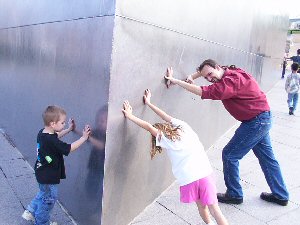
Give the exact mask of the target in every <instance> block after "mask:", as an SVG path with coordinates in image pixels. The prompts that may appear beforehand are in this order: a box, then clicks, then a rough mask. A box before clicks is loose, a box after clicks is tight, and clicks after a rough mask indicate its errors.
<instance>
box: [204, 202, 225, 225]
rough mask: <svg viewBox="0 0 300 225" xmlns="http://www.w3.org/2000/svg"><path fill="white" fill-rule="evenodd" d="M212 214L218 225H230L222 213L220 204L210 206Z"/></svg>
mask: <svg viewBox="0 0 300 225" xmlns="http://www.w3.org/2000/svg"><path fill="white" fill-rule="evenodd" d="M208 209H209V212H210V214H211V215H212V216H213V217H214V218H215V220H216V222H217V224H218V225H228V222H227V220H226V218H225V216H224V215H223V213H222V212H221V209H220V207H219V205H218V203H215V204H213V205H209V206H208Z"/></svg>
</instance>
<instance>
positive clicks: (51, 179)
mask: <svg viewBox="0 0 300 225" xmlns="http://www.w3.org/2000/svg"><path fill="white" fill-rule="evenodd" d="M70 151H71V145H70V144H67V143H65V142H63V141H61V140H59V139H58V136H57V134H56V133H54V134H49V133H43V129H41V130H40V131H39V133H38V136H37V154H38V156H37V160H36V163H35V166H34V170H35V176H36V179H37V182H38V183H40V184H59V183H60V179H65V178H66V173H65V164H64V157H63V155H66V156H67V155H69V153H70ZM47 156H48V157H47Z"/></svg>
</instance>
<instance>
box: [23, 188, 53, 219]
mask: <svg viewBox="0 0 300 225" xmlns="http://www.w3.org/2000/svg"><path fill="white" fill-rule="evenodd" d="M39 189H40V191H39V192H38V193H37V195H36V196H35V198H34V199H33V200H32V201H31V202H30V204H29V205H28V206H27V210H28V211H29V212H31V213H32V215H33V216H34V218H35V225H49V224H50V211H51V210H52V209H53V207H54V204H55V202H56V200H57V193H58V188H57V184H39Z"/></svg>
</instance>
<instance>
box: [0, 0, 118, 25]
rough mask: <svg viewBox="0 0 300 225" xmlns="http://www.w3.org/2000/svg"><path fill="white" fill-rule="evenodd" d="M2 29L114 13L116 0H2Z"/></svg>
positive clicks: (0, 17) (0, 7)
mask: <svg viewBox="0 0 300 225" xmlns="http://www.w3.org/2000/svg"><path fill="white" fill-rule="evenodd" d="M0 12H1V13H0V29H3V28H12V27H19V26H30V25H33V24H40V23H49V22H62V21H64V20H72V19H79V18H87V17H95V16H101V15H110V16H111V15H114V12H115V0H89V1H88V2H87V1H84V0H72V1H60V0H52V1H49V0H48V1H39V0H33V1H32V0H22V1H16V0H12V1H6V0H0Z"/></svg>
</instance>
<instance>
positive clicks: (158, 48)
mask: <svg viewBox="0 0 300 225" xmlns="http://www.w3.org/2000/svg"><path fill="white" fill-rule="evenodd" d="M281 4H283V3H276V2H275V3H274V2H272V1H270V0H268V1H262V2H261V1H259V0H254V1H245V0H242V1H238V0H231V1H225V2H224V1H221V0H211V1H208V0H202V1H199V0H188V1H184V0H177V1H171V0H164V1H161V0H151V1H150V0H120V1H117V3H116V11H115V2H114V1H109V0H102V1H95V0H93V1H89V2H88V3H87V2H86V1H80V0H77V1H63V2H62V1H34V2H33V1H22V2H21V3H20V1H4V0H0V90H1V94H0V103H1V105H2V107H1V108H0V127H1V128H2V129H4V130H5V131H6V132H7V133H8V135H10V136H11V138H12V140H13V141H14V142H15V144H16V145H17V147H18V148H19V149H20V150H21V151H22V153H23V155H24V156H25V157H26V158H27V159H28V160H29V161H30V162H31V163H32V164H33V162H34V160H35V157H36V156H35V137H36V133H37V131H38V129H40V128H41V127H42V126H43V124H42V119H41V113H42V111H43V110H44V108H45V107H46V106H47V105H48V104H57V105H61V106H62V107H64V108H65V109H66V111H67V112H68V116H71V117H74V118H75V119H76V121H77V127H78V128H79V129H81V128H82V127H83V126H84V124H85V123H90V124H91V125H92V127H93V130H94V132H93V133H94V135H95V137H96V138H98V139H99V140H100V141H102V142H103V141H105V139H106V147H105V152H106V153H105V154H106V155H105V157H106V158H105V184H104V200H103V207H104V208H103V215H102V224H103V225H123V224H128V223H129V222H130V221H131V220H132V219H133V218H134V217H135V216H136V215H137V214H138V213H139V212H141V211H142V210H143V209H144V208H145V207H146V206H147V205H148V204H150V203H151V202H152V201H153V200H154V199H155V198H156V197H157V196H158V195H159V194H160V193H161V192H162V191H163V190H165V188H166V187H168V186H169V185H170V184H171V183H172V182H173V176H172V174H171V170H170V164H169V161H168V159H167V157H166V155H165V154H164V153H163V154H162V155H159V156H158V157H156V158H155V159H154V160H152V161H151V160H150V156H149V149H150V136H149V134H147V133H146V132H145V131H143V130H141V129H139V128H138V127H136V126H135V125H133V124H132V123H130V122H128V121H125V119H124V117H123V115H122V113H121V107H122V103H123V101H124V100H125V99H128V100H130V102H131V103H132V105H133V107H134V112H135V113H136V115H137V116H140V117H142V118H144V119H145V120H148V121H150V122H152V123H154V122H155V121H157V117H155V115H154V114H153V113H151V112H150V111H149V110H148V109H146V108H145V107H144V106H143V104H142V94H143V91H144V90H145V89H146V88H150V89H151V90H152V92H153V102H155V103H156V104H157V105H159V106H161V107H162V108H163V109H164V110H166V111H167V112H169V113H170V114H172V115H174V116H175V117H178V118H180V119H183V120H185V121H187V122H188V123H190V124H191V125H192V126H193V128H194V129H195V130H196V131H197V133H198V134H199V137H200V139H201V140H202V141H203V143H204V145H205V147H206V148H208V147H209V146H211V145H212V144H213V143H214V141H215V140H217V139H218V138H219V137H220V136H221V135H222V134H224V132H226V131H227V130H228V129H229V128H230V127H231V126H232V125H233V124H234V123H235V121H234V119H232V118H231V117H230V116H229V115H228V113H227V112H226V111H225V110H224V107H223V106H222V104H221V103H220V102H215V101H202V100H200V99H199V98H197V97H196V96H194V95H192V94H189V93H187V92H186V91H184V90H182V89H180V88H178V87H173V88H172V89H170V90H167V89H166V88H165V86H164V85H163V80H162V74H163V73H164V72H165V70H166V67H167V66H173V68H174V70H175V74H176V76H177V77H179V78H185V76H186V74H189V73H192V72H194V71H195V68H196V67H197V66H198V65H199V64H200V63H201V62H202V61H203V60H204V59H206V58H213V59H216V60H217V61H219V62H220V64H224V65H226V64H236V65H237V66H239V67H242V68H245V69H246V70H248V71H249V72H251V73H253V75H254V76H255V77H256V78H257V80H258V81H259V82H260V84H261V86H262V88H263V89H264V90H265V91H267V90H269V89H270V88H271V87H272V85H273V84H274V82H276V80H277V78H279V77H280V70H279V65H280V63H281V58H282V54H283V52H284V46H285V38H286V30H287V26H288V18H287V16H286V15H285V13H284V12H282V11H281V8H283V7H281ZM270 5H272V7H270ZM198 84H205V81H203V80H199V81H198ZM107 104H108V109H107V108H106V106H107ZM107 110H108V112H107ZM107 113H108V118H107V120H108V122H107V129H106V132H105V122H106V116H107ZM76 138H78V136H76V135H75V134H71V135H70V137H69V138H67V139H65V140H66V141H68V142H71V141H73V140H75V139H76ZM103 151H104V149H103V148H102V149H100V150H99V149H97V148H96V147H95V146H94V147H93V146H92V145H91V143H88V144H85V145H84V146H83V147H81V149H80V150H78V151H77V152H75V153H73V154H71V155H70V156H69V157H68V158H67V159H66V166H67V176H68V178H67V180H66V181H63V182H62V184H61V185H60V188H61V190H60V200H61V202H62V203H63V204H64V206H65V207H66V209H67V210H68V211H69V212H70V213H71V215H72V216H74V218H75V220H76V221H77V222H78V223H79V224H89V225H93V224H100V216H101V209H102V207H101V198H102V178H103V166H104V165H103V161H104V154H103ZM99 152H100V153H99Z"/></svg>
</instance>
